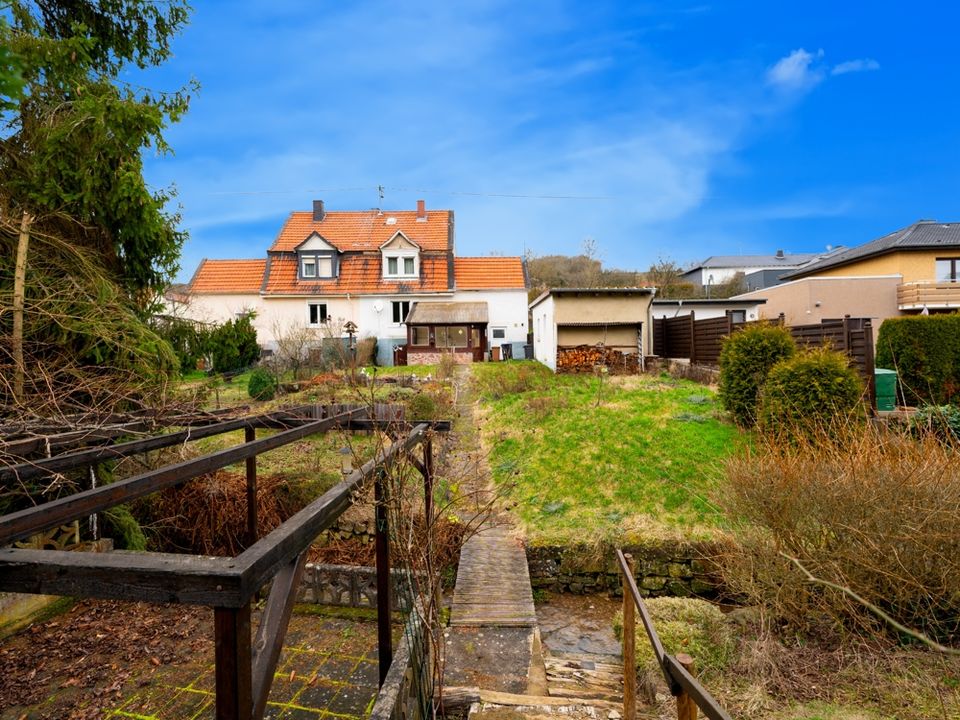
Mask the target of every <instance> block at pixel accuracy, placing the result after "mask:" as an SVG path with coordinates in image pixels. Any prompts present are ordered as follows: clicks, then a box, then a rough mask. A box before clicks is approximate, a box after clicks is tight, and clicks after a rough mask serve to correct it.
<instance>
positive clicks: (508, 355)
mask: <svg viewBox="0 0 960 720" xmlns="http://www.w3.org/2000/svg"><path fill="white" fill-rule="evenodd" d="M500 349H501V351H502V352H501V357H503V359H504V360H513V343H504V344H503V345H501V346H500Z"/></svg>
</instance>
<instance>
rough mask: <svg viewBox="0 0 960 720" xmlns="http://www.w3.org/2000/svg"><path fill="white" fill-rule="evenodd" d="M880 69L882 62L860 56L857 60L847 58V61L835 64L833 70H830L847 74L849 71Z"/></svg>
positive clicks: (839, 73) (835, 73) (837, 73)
mask: <svg viewBox="0 0 960 720" xmlns="http://www.w3.org/2000/svg"><path fill="white" fill-rule="evenodd" d="M879 69H880V63H878V62H877V61H876V60H874V59H873V58H859V59H857V60H847V61H846V62H842V63H838V64H836V65H834V66H833V70H831V71H830V74H831V75H845V74H847V73H855V72H869V71H871V70H879Z"/></svg>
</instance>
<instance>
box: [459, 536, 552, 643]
mask: <svg viewBox="0 0 960 720" xmlns="http://www.w3.org/2000/svg"><path fill="white" fill-rule="evenodd" d="M450 624H451V625H454V626H457V625H459V626H469V627H534V626H536V624H537V614H536V611H535V610H534V607H533V591H532V590H531V589H530V571H529V570H528V568H527V554H526V552H524V549H523V547H522V546H521V545H520V543H518V542H517V540H516V539H515V538H514V537H512V535H511V533H510V528H508V527H489V528H484V529H482V530H480V531H479V532H478V533H477V534H476V535H474V536H473V537H472V538H470V539H469V540H468V541H467V543H466V544H465V545H464V546H463V550H462V551H461V552H460V567H459V569H458V570H457V584H456V587H454V590H453V605H452V606H451V609H450Z"/></svg>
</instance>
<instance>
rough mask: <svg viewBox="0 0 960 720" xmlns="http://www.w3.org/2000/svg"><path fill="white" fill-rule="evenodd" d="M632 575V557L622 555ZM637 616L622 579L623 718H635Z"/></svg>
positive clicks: (627, 584)
mask: <svg viewBox="0 0 960 720" xmlns="http://www.w3.org/2000/svg"><path fill="white" fill-rule="evenodd" d="M624 558H626V560H627V567H629V568H630V574H631V575H633V556H632V555H624ZM636 642H637V616H636V607H635V606H634V604H633V595H632V594H631V593H630V583H629V581H628V580H627V578H626V577H624V578H623V718H624V720H634V719H635V718H636V717H637V651H636Z"/></svg>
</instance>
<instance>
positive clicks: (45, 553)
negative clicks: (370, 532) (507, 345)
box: [0, 406, 449, 720]
mask: <svg viewBox="0 0 960 720" xmlns="http://www.w3.org/2000/svg"><path fill="white" fill-rule="evenodd" d="M296 410H298V411H299V412H291V411H280V412H276V413H269V414H264V415H258V416H254V417H248V418H239V419H235V420H228V421H224V422H221V423H215V424H213V425H209V426H206V427H203V428H190V429H188V430H184V431H181V432H178V433H167V434H165V435H160V436H156V437H152V438H146V439H142V440H135V441H131V442H126V443H117V444H114V445H111V446H108V447H99V448H89V449H85V450H80V451H78V452H74V453H70V454H66V455H61V456H56V457H52V458H47V459H44V460H37V461H34V462H27V463H21V464H19V465H14V466H11V467H7V468H4V469H3V470H2V471H0V481H4V482H9V481H11V480H14V479H17V478H19V479H20V480H23V479H24V478H36V477H42V476H45V475H50V474H54V473H60V472H64V471H65V470H69V469H76V468H89V467H92V466H93V465H95V464H96V463H98V462H101V461H104V460H109V459H116V458H121V457H128V456H131V455H136V454H140V453H143V452H147V451H150V450H156V449H158V448H161V447H169V446H171V445H172V444H178V443H181V442H187V441H190V440H196V439H198V438H200V437H207V436H211V435H216V434H220V433H225V432H230V431H235V430H239V429H243V430H244V431H245V433H244V434H245V442H243V443H242V444H240V445H237V446H235V447H230V448H227V449H225V450H220V451H217V452H213V453H210V454H207V455H203V456H201V457H197V458H194V459H191V460H187V461H185V462H180V463H177V464H174V465H166V466H163V467H160V468H157V469H154V470H149V471H147V472H144V473H141V474H139V475H136V476H134V477H130V478H126V479H123V480H119V481H117V482H115V483H113V484H110V485H103V486H100V487H91V488H90V489H88V490H83V491H81V492H78V493H75V494H73V495H68V496H66V497H62V498H59V499H57V500H52V501H50V502H47V503H43V504H41V505H37V506H35V507H31V508H28V509H26V510H20V511H18V512H14V513H10V514H8V515H4V516H0V546H2V545H5V544H8V543H15V542H17V541H19V540H23V539H25V538H27V537H30V536H31V535H35V534H36V533H39V532H43V531H45V530H49V529H50V528H55V527H59V526H61V525H63V524H66V523H69V522H72V521H74V520H76V519H78V518H82V517H87V516H89V515H92V514H95V513H99V512H103V511H104V510H107V509H109V508H111V507H114V506H116V505H118V504H121V503H126V502H129V501H131V500H134V499H136V498H140V497H144V496H145V495H149V494H151V493H154V492H158V491H160V490H163V489H164V488H169V487H175V486H178V485H181V484H183V483H185V482H188V481H190V480H193V479H195V478H198V477H200V476H202V475H205V474H206V473H209V472H212V471H215V470H218V469H220V468H224V467H227V466H229V465H232V464H234V463H237V462H240V461H246V467H247V503H248V504H247V513H248V518H247V523H248V528H247V529H248V534H249V541H250V543H251V544H250V546H249V547H248V548H247V549H246V550H245V551H244V552H242V553H241V554H240V555H238V556H236V557H204V556H191V555H170V554H165V553H147V552H144V553H96V554H93V553H85V554H82V555H83V557H76V555H77V554H76V553H67V552H62V551H56V550H34V549H22V548H17V547H8V548H2V549H0V591H6V592H18V593H28V594H44V595H69V596H72V597H85V598H105V599H117V600H133V601H146V602H155V603H171V602H172V603H186V604H195V605H206V606H208V607H212V608H213V610H214V633H215V657H216V718H217V720H259V718H262V717H263V714H264V710H265V707H266V702H267V697H268V695H269V693H270V686H271V683H272V680H273V677H274V671H275V669H276V665H277V661H278V659H279V655H280V649H281V647H282V645H283V639H284V636H285V634H286V630H287V623H288V621H289V618H290V613H291V610H292V607H293V603H294V601H295V599H296V594H297V588H298V587H299V584H300V578H301V575H302V574H303V569H304V566H305V564H306V557H307V550H308V549H309V547H310V545H311V544H312V543H313V541H314V539H315V538H316V537H317V535H318V534H319V533H320V532H322V531H323V530H325V529H327V528H328V527H330V526H331V525H332V524H333V523H334V521H336V519H337V518H338V517H339V516H340V515H341V514H342V513H343V512H344V510H346V509H347V508H348V507H349V506H350V505H351V504H352V503H353V502H354V500H355V498H356V497H357V496H358V492H359V491H360V490H361V489H362V488H365V487H369V484H370V483H371V481H372V484H373V486H374V496H375V498H376V501H377V502H376V505H375V508H374V514H375V521H376V561H377V563H376V585H377V626H378V628H377V636H378V654H379V664H380V682H381V684H384V681H385V680H386V678H387V675H388V673H389V672H390V671H391V670H392V669H393V667H392V665H393V662H392V661H393V646H392V628H391V609H392V608H391V605H392V603H391V602H390V599H391V588H390V586H391V568H390V553H389V545H390V543H389V527H388V521H387V514H386V505H385V493H386V492H387V489H388V487H387V483H386V473H387V470H388V469H389V468H390V466H392V465H394V464H395V463H397V462H400V461H401V460H406V461H409V462H410V463H411V464H412V465H413V466H414V467H415V468H417V470H418V471H420V473H421V474H422V475H423V478H424V495H425V498H424V504H425V511H426V513H427V516H428V518H429V517H431V513H432V503H431V502H430V498H431V496H432V482H433V449H432V442H433V441H432V434H431V433H430V432H429V431H430V430H431V429H433V430H441V429H446V428H447V427H449V425H448V424H447V423H418V424H416V425H413V424H410V423H404V422H399V423H391V424H387V425H384V424H382V423H380V422H378V420H377V415H379V414H381V413H379V412H377V411H376V410H374V411H371V412H368V411H367V410H366V409H365V408H364V407H361V406H355V407H351V408H343V407H342V406H335V407H334V408H333V412H334V413H335V414H333V415H332V416H330V417H318V415H325V414H327V411H321V409H320V408H319V407H316V406H314V407H310V406H307V407H302V408H297V409H296ZM387 414H389V413H387ZM391 417H393V416H391ZM258 428H269V429H279V430H280V432H278V433H277V434H275V435H272V436H270V437H262V438H257V437H256V429H258ZM378 428H379V429H384V430H391V431H394V435H395V439H394V442H393V443H392V444H391V445H390V446H389V447H387V448H385V449H383V450H381V451H380V452H379V453H378V454H377V456H376V457H375V458H373V459H371V460H369V461H368V462H366V463H365V464H364V465H363V466H362V467H360V468H357V469H355V470H353V471H352V472H351V473H350V474H349V475H347V476H346V477H345V478H344V479H343V481H342V482H340V483H339V484H338V485H336V486H334V487H333V488H331V489H330V490H328V491H327V492H326V493H324V494H323V495H322V496H321V497H319V498H317V499H316V500H314V501H313V502H311V503H310V504H309V505H307V506H306V507H305V508H303V509H302V510H300V511H299V512H298V513H296V514H295V515H293V516H292V517H291V518H289V519H288V520H286V521H285V522H284V523H283V524H282V525H280V526H279V527H278V528H276V529H275V530H273V532H271V533H269V534H268V535H266V536H265V537H263V538H260V537H259V533H258V528H257V508H256V497H257V492H256V486H257V466H256V458H257V456H258V455H260V454H262V453H264V452H267V451H270V450H273V449H276V448H279V447H283V446H285V445H288V444H290V443H292V442H295V441H298V440H300V439H302V438H306V437H309V436H312V435H316V434H318V433H323V432H329V431H332V430H373V429H378ZM404 431H406V434H405V435H404V434H402V433H403V432H404ZM416 448H421V449H422V459H419V458H417V457H416V456H415V455H414V454H413V451H414V449H416ZM268 583H269V584H270V591H269V595H268V597H267V601H266V605H265V607H264V609H263V613H262V615H261V619H260V623H259V627H257V628H256V631H255V633H254V632H252V631H253V628H252V627H251V603H252V600H254V599H255V597H256V595H257V592H258V591H259V590H260V588H262V587H264V586H265V585H267V584H268ZM408 663H409V660H408V659H407V658H404V659H403V662H402V663H400V665H402V666H403V667H404V668H406V666H407V665H408ZM398 667H399V666H398ZM396 672H399V670H397V671H396Z"/></svg>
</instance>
